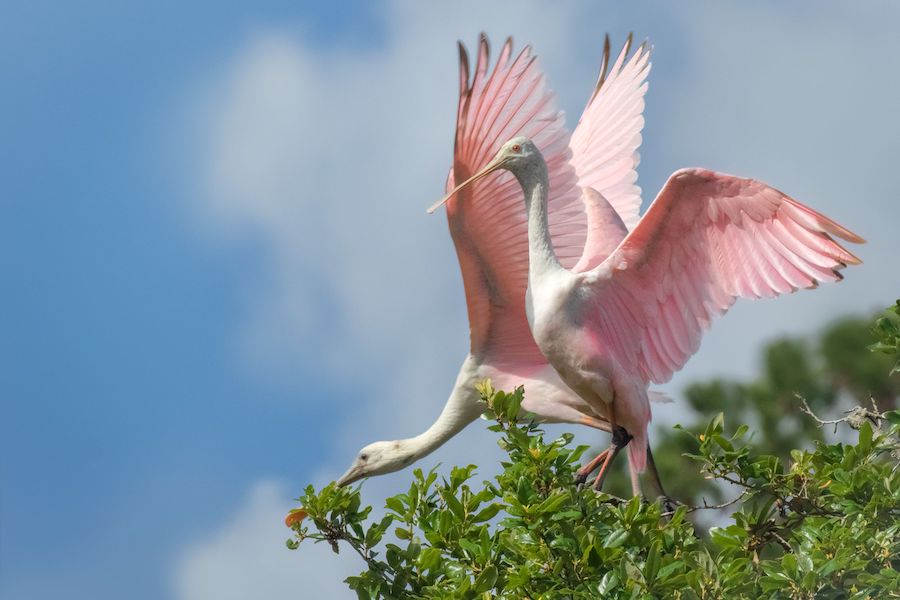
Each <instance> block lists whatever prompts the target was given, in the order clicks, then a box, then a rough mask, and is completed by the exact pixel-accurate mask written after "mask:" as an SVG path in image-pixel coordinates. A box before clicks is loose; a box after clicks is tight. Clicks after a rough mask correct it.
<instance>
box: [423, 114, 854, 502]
mask: <svg viewBox="0 0 900 600" xmlns="http://www.w3.org/2000/svg"><path fill="white" fill-rule="evenodd" d="M589 108H590V107H589ZM616 135H617V131H615V130H606V131H603V132H601V133H600V135H599V136H598V137H595V138H594V139H593V140H589V139H588V140H585V138H579V136H578V133H577V132H576V135H575V136H574V138H573V149H574V150H575V151H576V152H575V153H574V154H573V156H572V158H571V163H572V167H573V168H572V170H573V171H574V172H576V173H578V174H579V178H578V185H577V186H575V187H569V186H568V185H566V186H563V187H564V189H560V186H559V184H558V183H557V182H558V181H560V180H561V179H563V178H561V177H559V175H558V170H559V169H560V168H561V167H560V164H562V163H565V162H567V160H566V159H567V158H568V156H567V152H566V151H565V149H564V148H563V149H561V148H560V147H559V146H558V145H554V144H547V143H544V142H543V141H542V140H540V139H535V140H532V139H528V138H526V137H515V138H513V139H511V140H510V141H508V142H507V143H505V144H504V145H503V146H502V147H501V148H500V150H499V151H498V152H497V153H496V155H495V156H494V157H493V159H492V160H490V161H489V162H488V163H487V164H486V165H485V166H484V167H483V168H482V169H481V170H480V171H478V172H477V173H475V174H474V175H472V176H471V177H470V178H469V179H467V180H466V181H464V182H463V183H461V184H459V186H457V187H456V188H455V189H453V190H452V191H451V192H450V193H449V194H448V195H447V196H446V197H445V198H444V199H443V200H441V201H440V202H439V203H438V204H436V205H435V206H433V207H431V209H429V211H432V210H434V209H435V208H437V206H439V205H440V204H441V203H443V202H446V201H448V199H449V198H452V197H454V195H457V196H458V194H459V192H461V191H464V190H466V189H467V188H469V187H470V186H472V185H476V186H477V185H482V186H484V185H509V184H510V183H512V182H511V181H510V179H509V175H508V174H505V173H504V174H503V178H502V180H501V179H500V178H498V177H492V178H488V177H487V176H488V175H489V174H491V173H493V172H496V171H501V170H502V171H508V172H509V173H511V174H512V175H513V176H514V177H515V179H516V180H517V181H518V186H519V187H520V189H521V190H522V192H523V193H524V201H525V211H524V212H523V211H522V210H521V205H519V208H518V211H515V209H514V206H513V204H517V203H518V202H521V198H522V196H521V195H520V194H515V195H513V194H508V195H507V196H500V195H497V194H495V195H492V196H490V197H489V199H488V200H487V201H486V202H484V206H483V207H482V210H483V211H484V215H483V218H484V219H485V220H489V221H490V222H491V224H492V226H493V227H495V229H494V231H495V232H497V235H498V237H501V239H502V237H503V233H502V232H503V231H504V230H505V228H504V227H500V224H501V223H511V224H512V225H511V226H512V227H516V228H517V227H519V223H520V222H521V221H522V220H523V219H527V229H528V254H529V258H528V265H529V266H528V288H527V297H526V302H527V305H528V322H529V325H530V327H531V332H532V334H533V335H534V340H535V341H536V343H537V346H538V348H540V350H541V352H542V353H543V354H544V356H546V357H547V360H548V361H549V362H550V364H551V365H553V367H554V368H555V369H556V371H557V372H558V373H559V375H560V376H561V378H562V380H563V381H564V382H565V383H566V384H567V385H568V386H569V387H570V388H571V389H573V390H575V391H576V392H577V393H578V394H579V396H581V398H582V399H583V400H584V401H585V402H587V403H588V404H589V405H590V406H591V407H592V408H593V409H594V410H595V411H596V412H597V413H602V414H605V415H606V416H607V419H608V420H609V422H610V424H611V425H612V427H613V442H612V445H611V446H610V447H609V449H608V451H607V455H606V456H605V458H604V463H603V466H602V467H601V469H600V474H599V475H598V476H597V479H596V481H595V483H594V486H595V488H596V489H600V488H601V487H602V485H603V481H604V478H605V476H606V474H607V473H608V470H607V469H608V467H609V465H610V464H611V462H612V460H613V459H614V458H615V456H616V454H617V453H618V452H619V451H620V450H621V448H622V447H624V446H625V445H627V444H628V443H629V441H630V440H632V439H633V441H634V442H633V443H632V444H631V445H630V446H629V462H630V465H631V469H632V472H640V471H642V470H643V469H644V468H645V465H646V462H647V456H648V453H647V426H648V424H649V422H650V417H651V415H650V404H649V400H648V386H649V384H650V383H663V382H665V381H668V380H669V379H670V378H671V377H672V374H673V373H674V372H675V371H677V370H679V369H681V368H682V367H683V366H684V364H685V362H687V360H688V358H690V356H691V355H693V354H694V353H695V352H696V351H697V348H698V347H699V345H700V338H701V336H702V334H703V331H704V330H705V329H706V328H707V327H709V325H710V322H711V321H712V319H713V317H715V316H716V315H721V314H723V313H724V312H725V311H727V310H728V308H729V307H730V306H731V305H732V304H733V303H734V301H735V299H736V298H739V297H747V298H759V297H773V296H777V295H779V294H783V293H786V292H793V291H796V290H797V289H799V288H812V287H815V286H816V285H817V284H818V282H820V281H837V280H839V279H841V278H842V277H841V275H840V273H839V272H838V270H839V269H841V268H843V267H845V266H846V265H848V264H859V262H860V261H859V259H858V258H856V257H855V256H854V255H853V254H851V253H850V252H848V251H847V250H846V249H845V248H843V247H842V246H841V245H840V244H839V243H837V242H836V241H835V240H834V238H835V237H837V238H840V239H843V240H846V241H848V242H853V243H862V242H863V241H864V240H863V239H862V238H860V237H859V236H857V235H855V234H854V233H852V232H850V231H848V230H847V229H845V228H844V227H842V226H840V225H838V224H837V223H835V222H834V221H832V220H831V219H829V218H827V217H825V216H823V215H821V214H819V213H817V212H815V211H814V210H812V209H810V208H808V207H806V206H804V205H802V204H800V203H799V202H797V201H795V200H793V199H791V198H789V197H788V196H787V195H785V194H783V193H782V192H780V191H778V190H776V189H774V188H772V187H769V186H768V185H766V184H764V183H761V182H759V181H754V180H752V179H742V178H738V177H733V176H730V175H725V174H722V173H715V172H713V171H707V170H705V169H682V170H680V171H677V172H675V173H674V174H673V175H672V176H671V177H670V178H669V180H668V181H667V182H666V184H665V186H664V187H663V189H662V190H661V191H660V193H659V195H658V196H657V198H656V200H655V201H654V202H653V204H652V205H651V206H650V208H649V209H648V210H647V212H646V213H645V214H644V216H643V217H642V218H641V219H640V221H639V222H638V223H637V225H636V226H634V228H633V229H631V231H629V232H628V233H627V235H625V237H624V239H616V240H615V243H616V245H615V248H614V249H613V250H612V252H611V253H610V252H609V251H608V250H609V244H610V239H607V238H606V237H605V233H606V231H607V230H608V229H610V225H609V223H608V222H606V221H604V220H603V219H604V218H605V217H607V216H608V213H601V212H599V211H588V219H589V229H590V231H591V232H595V231H596V232H597V234H596V235H592V236H589V237H588V243H587V246H586V247H585V249H584V252H583V254H582V257H584V256H594V255H597V256H604V257H605V258H604V259H603V260H602V262H600V263H599V264H598V265H596V266H594V267H593V268H590V265H589V263H590V262H592V261H587V263H588V264H585V262H584V259H583V258H582V261H579V263H578V264H577V265H575V268H573V269H571V270H570V269H567V268H566V266H565V262H564V258H565V256H564V255H562V254H561V253H560V252H559V249H558V248H556V244H555V242H556V238H555V237H554V235H553V227H554V222H553V216H552V215H553V213H552V211H551V209H550V202H551V201H552V199H556V202H557V203H560V204H562V202H561V201H560V200H559V197H560V195H567V196H568V197H570V198H571V202H573V203H574V202H576V199H577V198H578V197H579V196H580V195H581V194H582V193H585V192H584V191H585V189H586V188H590V187H592V183H591V182H592V181H593V179H592V177H591V173H592V172H591V171H590V170H586V169H585V168H584V167H583V165H584V164H589V165H590V164H594V162H593V160H599V158H600V157H603V156H605V155H604V154H603V153H602V152H598V151H597V149H596V146H595V144H596V145H597V146H599V145H602V143H603V142H604V140H606V139H607V138H609V137H615V136H616ZM577 140H581V141H582V143H581V144H579V143H576V141H577ZM538 146H541V147H542V148H543V151H544V152H545V153H546V156H547V158H546V159H545V158H544V156H543V155H542V153H541V151H539V150H538ZM579 150H580V151H581V152H583V154H579V153H578V151H579ZM587 155H589V156H591V157H598V158H596V159H586V158H585V157H586V156H587ZM579 165H582V166H581V167H579ZM554 172H556V173H557V176H556V179H555V180H554V178H553V175H551V173H554ZM514 197H515V198H514ZM455 202H456V203H457V205H458V206H459V205H461V206H459V208H458V210H463V211H465V210H471V209H472V207H471V206H470V205H469V204H467V197H465V196H463V197H462V198H460V197H457V198H456V200H455ZM601 205H602V202H601ZM628 208H630V207H628ZM619 214H620V215H623V216H625V217H628V216H630V215H631V214H633V213H632V212H630V211H629V212H622V211H620V213H619ZM623 220H624V219H623ZM613 229H615V228H613ZM612 238H613V239H615V238H616V236H615V235H613V236H612Z"/></svg>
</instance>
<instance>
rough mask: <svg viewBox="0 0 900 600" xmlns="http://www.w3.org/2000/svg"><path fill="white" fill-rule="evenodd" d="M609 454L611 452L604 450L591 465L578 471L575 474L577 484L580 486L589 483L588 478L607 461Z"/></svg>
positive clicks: (592, 460)
mask: <svg viewBox="0 0 900 600" xmlns="http://www.w3.org/2000/svg"><path fill="white" fill-rule="evenodd" d="M607 454H609V450H604V451H603V452H601V453H600V454H598V455H597V456H595V457H594V458H593V459H591V461H590V462H589V463H587V464H586V465H584V466H583V467H581V468H580V469H578V471H576V472H575V483H577V484H578V485H579V486H580V485H583V484H584V482H585V481H587V478H588V476H589V475H590V474H591V473H593V472H594V470H595V469H596V468H597V467H599V466H600V463H602V462H603V461H604V460H606V455H607Z"/></svg>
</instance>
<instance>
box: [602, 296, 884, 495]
mask: <svg viewBox="0 0 900 600" xmlns="http://www.w3.org/2000/svg"><path fill="white" fill-rule="evenodd" d="M898 311H900V305H895V306H893V307H892V308H891V309H889V310H888V311H887V312H886V313H884V315H883V316H881V317H880V318H878V320H877V321H876V326H875V329H874V330H873V329H872V321H873V320H874V319H875V317H869V318H866V317H845V318H842V319H838V320H836V321H834V322H832V323H830V324H828V325H827V326H826V327H825V328H824V329H823V331H822V332H821V334H820V335H818V336H816V337H814V338H812V339H799V338H782V339H779V340H775V341H773V342H772V343H770V344H768V345H767V346H766V347H765V348H763V350H762V353H761V356H760V366H761V372H760V374H759V376H757V377H756V378H754V379H752V380H749V381H729V380H724V379H716V380H713V381H710V382H703V383H695V384H692V385H690V386H688V387H687V389H686V390H685V393H684V399H685V400H686V401H687V405H688V406H690V407H691V408H693V409H694V412H695V414H696V418H694V419H692V418H691V416H690V413H689V412H688V414H687V415H685V417H683V418H684V420H683V421H682V424H683V425H685V428H686V429H687V430H689V431H694V432H700V431H703V429H704V427H705V425H706V418H707V417H706V415H713V414H716V413H718V412H724V413H726V414H727V415H728V422H729V423H730V424H732V426H737V425H738V424H741V423H746V424H748V425H749V426H750V427H751V431H752V432H753V447H754V449H755V450H756V451H757V452H761V453H764V454H772V455H775V456H777V457H779V458H780V459H781V460H783V461H786V460H788V459H789V458H790V453H791V451H792V450H793V449H795V448H805V447H810V446H811V445H812V444H813V443H815V442H820V441H822V440H824V436H823V432H822V430H821V429H820V428H819V427H818V424H817V423H816V422H815V421H814V420H812V419H810V418H808V417H807V416H806V415H804V414H803V413H802V412H801V411H800V410H798V407H799V406H800V401H799V399H798V397H797V396H798V395H799V396H801V397H802V398H804V399H805V400H806V401H807V402H808V403H809V406H810V407H811V408H812V409H813V410H814V411H816V412H817V413H820V414H834V413H836V412H839V411H840V410H841V409H842V408H844V407H842V406H841V403H842V402H846V401H847V398H848V397H850V398H852V399H853V400H854V401H855V402H856V403H858V404H861V405H864V406H869V405H870V404H871V403H872V402H874V403H875V404H876V405H877V406H878V409H879V410H881V411H890V410H893V409H896V408H897V398H898V397H900V373H895V374H893V375H892V374H891V369H892V368H896V366H895V364H896V363H897V362H898V360H900V312H898ZM873 342H877V343H875V345H874V347H873V346H872V344H873ZM870 347H872V348H873V349H876V350H879V351H880V352H874V353H873V352H869V351H868V350H867V348H870ZM679 401H681V400H679ZM652 441H653V449H654V456H655V458H656V463H657V467H658V468H659V471H660V473H661V475H662V479H663V481H664V482H665V484H666V486H667V490H666V491H667V492H668V493H669V494H670V495H672V496H674V497H676V498H679V499H682V500H685V501H689V502H693V503H698V502H701V498H703V497H705V498H710V499H713V500H721V499H722V487H721V486H719V485H716V484H715V482H714V481H712V480H708V479H704V478H703V477H702V476H701V475H700V474H699V473H698V472H697V469H696V468H693V467H692V466H691V464H690V462H689V459H686V458H685V457H684V454H685V453H691V452H693V451H694V450H693V440H692V439H691V438H690V436H687V435H685V434H673V432H672V431H671V430H662V429H657V430H656V431H655V432H654V439H653V440H652ZM615 469H616V470H615V471H614V472H613V474H612V475H611V477H610V479H609V483H610V484H611V485H610V490H612V491H614V492H616V493H620V494H625V493H626V491H627V490H629V489H630V484H629V479H628V475H627V471H626V470H625V469H624V465H623V464H618V465H615Z"/></svg>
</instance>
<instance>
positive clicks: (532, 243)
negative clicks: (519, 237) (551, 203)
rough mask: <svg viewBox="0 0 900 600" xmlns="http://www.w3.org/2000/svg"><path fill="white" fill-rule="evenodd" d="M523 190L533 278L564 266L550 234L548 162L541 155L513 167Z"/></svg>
mask: <svg viewBox="0 0 900 600" xmlns="http://www.w3.org/2000/svg"><path fill="white" fill-rule="evenodd" d="M513 174H514V175H515V176H516V179H518V180H519V183H520V184H521V186H522V191H523V192H524V193H525V208H526V210H527V211H528V274H529V277H528V279H529V281H535V280H537V279H539V278H541V277H544V276H545V275H548V274H550V273H552V272H555V271H561V270H563V267H562V265H561V264H560V263H559V259H557V258H556V252H554V251H553V238H552V237H550V221H549V217H548V214H547V197H548V193H549V190H550V178H549V176H548V174H547V163H546V162H544V158H543V157H542V156H540V155H537V156H535V158H534V160H531V161H529V163H528V164H526V165H524V166H522V167H521V168H519V169H516V170H515V171H513Z"/></svg>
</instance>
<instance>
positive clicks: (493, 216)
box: [446, 35, 587, 365]
mask: <svg viewBox="0 0 900 600" xmlns="http://www.w3.org/2000/svg"><path fill="white" fill-rule="evenodd" d="M488 62H489V50H488V42H487V39H486V37H485V36H484V35H482V36H481V40H480V43H479V48H478V58H477V62H476V65H475V73H474V77H473V78H472V81H471V83H470V82H469V60H468V56H467V54H466V51H465V48H464V47H463V46H462V45H460V94H459V111H458V114H457V125H456V144H455V150H454V156H453V169H452V172H451V175H450V178H449V181H448V182H447V184H448V188H447V189H448V191H449V190H450V189H452V187H453V186H454V185H455V183H456V182H459V181H463V180H465V179H467V178H468V177H470V176H471V175H472V174H474V173H475V172H476V171H477V170H479V169H481V168H482V167H483V166H484V165H486V164H487V163H488V161H489V160H490V159H491V158H493V156H494V155H495V154H496V152H497V151H498V150H499V148H500V146H501V145H502V144H504V143H505V142H507V141H508V140H509V139H511V138H513V137H515V136H518V135H524V136H528V137H530V138H531V139H532V140H533V141H534V143H535V144H536V145H537V147H538V148H539V149H540V150H541V152H542V153H543V155H544V158H545V160H546V161H547V167H548V169H549V172H550V198H549V204H548V206H549V211H550V231H551V234H552V235H553V241H554V246H555V249H556V251H557V253H558V255H559V257H560V259H561V260H562V261H563V263H564V264H566V266H569V267H571V266H572V265H573V264H574V263H575V262H576V261H577V260H578V258H579V257H580V256H581V252H582V248H583V246H584V240H585V235H586V229H587V227H586V222H585V221H586V220H585V214H584V206H583V204H582V201H581V195H580V191H579V190H578V188H577V187H576V185H575V184H576V177H575V171H574V170H573V169H572V167H571V165H570V164H569V162H568V161H569V157H570V152H569V147H568V144H569V135H568V133H567V132H566V129H565V126H564V123H563V114H562V113H561V112H560V111H558V110H557V109H556V106H555V99H554V96H553V94H552V92H550V91H549V90H548V89H547V88H546V86H545V83H544V75H543V73H542V72H541V70H540V69H539V68H538V65H537V63H536V62H535V58H534V57H533V56H532V55H531V49H530V48H528V47H526V48H525V49H524V50H522V52H521V53H520V54H519V55H518V56H517V57H516V58H512V40H507V41H506V43H505V44H504V45H503V48H502V50H501V51H500V56H499V57H498V59H497V64H496V66H495V67H494V70H493V72H489V65H488ZM446 206H447V220H448V221H449V226H450V234H451V235H452V237H453V241H454V243H455V244H456V252H457V255H458V257H459V264H460V268H461V269H462V275H463V283H464V285H465V289H466V305H467V308H468V312H469V327H470V330H471V350H472V353H473V354H474V355H475V356H478V357H484V356H485V355H486V354H490V356H491V358H492V360H494V361H502V362H503V363H505V364H510V365H512V364H518V365H522V364H539V363H544V362H546V359H545V358H544V357H543V355H542V354H541V353H540V350H538V348H537V346H536V345H535V343H534V339H533V338H532V335H531V330H530V329H529V327H528V321H527V319H526V316H525V289H526V287H527V285H528V224H527V219H526V213H525V204H524V200H523V197H522V188H521V186H520V185H519V183H518V182H517V181H516V180H515V178H513V176H512V175H510V174H509V173H507V172H503V173H502V174H497V175H491V177H487V178H484V179H482V180H481V181H479V182H477V183H475V184H474V185H472V186H470V187H469V188H467V189H466V190H464V191H463V192H461V193H458V194H456V196H455V197H454V198H451V199H450V200H449V201H448V202H447V204H446Z"/></svg>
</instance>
